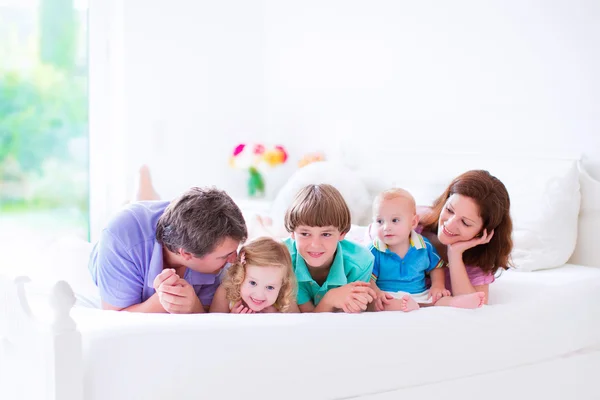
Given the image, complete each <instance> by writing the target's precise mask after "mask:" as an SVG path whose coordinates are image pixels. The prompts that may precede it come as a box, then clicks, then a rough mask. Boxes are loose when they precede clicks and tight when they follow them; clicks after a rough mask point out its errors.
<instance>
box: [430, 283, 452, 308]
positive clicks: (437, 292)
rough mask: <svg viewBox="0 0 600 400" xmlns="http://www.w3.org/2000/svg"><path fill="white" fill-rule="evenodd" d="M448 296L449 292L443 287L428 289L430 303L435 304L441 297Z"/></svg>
mask: <svg viewBox="0 0 600 400" xmlns="http://www.w3.org/2000/svg"><path fill="white" fill-rule="evenodd" d="M446 296H450V291H449V290H448V289H446V288H445V287H443V286H432V287H431V289H429V298H430V299H431V303H432V304H435V303H437V301H438V300H439V299H441V298H442V297H446Z"/></svg>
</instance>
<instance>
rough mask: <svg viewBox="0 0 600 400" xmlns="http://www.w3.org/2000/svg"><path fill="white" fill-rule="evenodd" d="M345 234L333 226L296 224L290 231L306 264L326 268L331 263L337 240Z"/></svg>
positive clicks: (341, 238)
mask: <svg viewBox="0 0 600 400" xmlns="http://www.w3.org/2000/svg"><path fill="white" fill-rule="evenodd" d="M345 236H346V234H345V233H344V234H342V233H340V231H339V230H338V229H337V228H336V227H333V226H324V227H318V226H304V225H300V226H298V227H297V228H296V229H295V230H294V232H292V239H294V240H295V241H296V247H297V248H298V252H299V253H300V255H301V256H302V258H304V262H306V265H308V266H309V267H313V268H327V267H330V266H331V264H332V263H333V258H334V257H335V251H336V249H337V245H338V242H339V241H340V240H343V239H344V237H345Z"/></svg>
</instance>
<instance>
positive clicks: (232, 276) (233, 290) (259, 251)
mask: <svg viewBox="0 0 600 400" xmlns="http://www.w3.org/2000/svg"><path fill="white" fill-rule="evenodd" d="M242 260H243V261H242ZM247 265H251V266H254V267H279V268H283V269H284V274H283V282H282V285H281V289H280V290H279V296H277V301H276V302H275V305H276V306H277V308H278V309H279V311H281V312H287V311H288V310H289V308H290V305H291V304H292V303H294V302H295V301H296V275H295V274H294V270H293V268H292V259H291V257H290V252H289V251H288V249H287V247H286V246H285V244H283V243H282V242H280V241H277V240H275V239H272V238H270V237H266V236H265V237H259V238H257V239H254V240H252V241H250V242H248V243H246V244H245V245H244V246H242V248H241V249H240V252H239V255H238V258H237V260H236V261H235V263H234V264H233V265H232V266H230V267H229V269H228V270H227V275H226V276H225V279H224V280H223V286H224V287H225V293H226V297H227V300H229V301H230V302H232V303H237V302H238V301H240V300H241V299H242V295H241V292H240V291H241V287H242V283H243V282H244V279H245V277H246V268H245V267H246V266H247Z"/></svg>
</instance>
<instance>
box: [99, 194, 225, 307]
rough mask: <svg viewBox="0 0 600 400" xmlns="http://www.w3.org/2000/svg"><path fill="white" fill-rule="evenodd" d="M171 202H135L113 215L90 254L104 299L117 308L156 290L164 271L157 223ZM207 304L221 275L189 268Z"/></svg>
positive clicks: (191, 281) (189, 277)
mask: <svg viewBox="0 0 600 400" xmlns="http://www.w3.org/2000/svg"><path fill="white" fill-rule="evenodd" d="M168 205H169V202H168V201H141V202H137V203H132V204H129V205H128V206H126V207H125V208H124V209H122V210H121V211H119V213H118V214H117V215H116V216H115V217H114V218H112V220H111V221H110V222H109V224H108V226H107V227H106V228H105V229H104V230H103V231H102V234H101V236H100V240H99V241H98V243H96V245H95V246H94V249H93V250H92V254H91V255H90V262H89V266H88V267H89V270H90V272H91V274H92V279H93V280H94V283H96V286H98V289H99V291H100V297H101V298H102V301H104V302H105V303H108V304H110V305H111V306H114V307H122V308H125V307H129V306H132V305H134V304H139V303H142V302H144V301H146V300H148V299H149V298H150V297H151V296H152V295H153V294H154V293H155V290H154V288H153V286H152V284H153V282H154V278H156V277H157V276H158V274H160V273H161V272H162V270H163V249H162V245H161V244H160V243H158V242H157V241H156V223H157V222H158V219H159V218H160V216H161V215H162V214H163V212H164V211H165V209H166V208H167V206H168ZM184 279H185V280H186V281H187V282H188V283H189V284H191V285H192V286H193V287H194V289H195V291H196V294H197V295H198V298H199V299H200V301H201V302H202V304H203V305H204V306H207V305H210V303H211V302H212V298H213V296H214V294H215V291H216V290H217V287H218V286H219V283H220V274H217V275H213V274H203V273H200V272H196V271H193V270H191V269H189V268H188V269H186V271H185V275H184Z"/></svg>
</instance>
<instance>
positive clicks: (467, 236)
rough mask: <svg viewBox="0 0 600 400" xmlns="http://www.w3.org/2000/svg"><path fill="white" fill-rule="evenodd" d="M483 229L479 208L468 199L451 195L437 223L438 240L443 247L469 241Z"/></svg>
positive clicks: (473, 201) (458, 195)
mask: <svg viewBox="0 0 600 400" xmlns="http://www.w3.org/2000/svg"><path fill="white" fill-rule="evenodd" d="M482 228H483V220H482V219H481V217H480V216H479V206H478V205H477V203H476V202H475V200H473V199H472V198H470V197H467V196H463V195H460V194H456V193H455V194H453V195H452V196H450V197H449V198H448V200H446V204H444V208H443V209H442V213H441V214H440V219H439V221H438V239H439V240H440V243H442V244H443V245H446V246H447V245H450V244H454V243H456V242H463V241H466V240H471V239H473V238H474V237H475V236H477V235H478V234H479V233H480V232H481V230H482Z"/></svg>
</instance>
